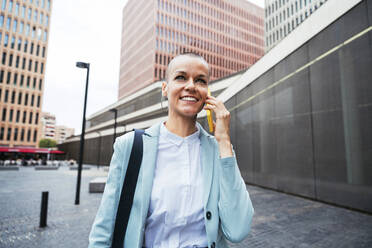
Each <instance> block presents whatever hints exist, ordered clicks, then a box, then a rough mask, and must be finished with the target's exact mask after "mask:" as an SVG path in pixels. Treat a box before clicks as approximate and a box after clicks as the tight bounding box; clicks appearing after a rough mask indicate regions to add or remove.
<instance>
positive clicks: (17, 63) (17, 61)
mask: <svg viewBox="0 0 372 248" xmlns="http://www.w3.org/2000/svg"><path fill="white" fill-rule="evenodd" d="M15 66H16V68H18V67H19V55H17V58H16V64H15Z"/></svg>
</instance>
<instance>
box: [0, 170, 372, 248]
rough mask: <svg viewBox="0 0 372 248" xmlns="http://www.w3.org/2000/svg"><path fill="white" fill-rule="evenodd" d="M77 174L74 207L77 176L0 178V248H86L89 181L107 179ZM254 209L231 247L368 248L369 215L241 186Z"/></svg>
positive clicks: (24, 173)
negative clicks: (43, 213) (248, 226)
mask: <svg viewBox="0 0 372 248" xmlns="http://www.w3.org/2000/svg"><path fill="white" fill-rule="evenodd" d="M90 168H91V169H90V170H84V171H83V172H82V181H81V193H80V205H74V202H75V190H76V181H77V171H71V170H69V168H68V167H67V166H61V167H60V169H59V170H51V171H35V170H34V169H33V168H32V167H20V170H19V171H2V172H1V173H0V209H1V211H0V248H8V247H17V248H18V247H19V248H23V247H24V248H26V247H27V248H36V247H37V248H39V247H42V248H44V247H46V248H48V247H53V248H59V247H61V248H62V247H63V248H65V247H68V248H70V247H74V248H75V247H87V246H88V235H89V232H90V228H91V225H92V223H93V221H94V218H95V215H96V212H97V209H98V206H99V203H100V200H101V197H102V194H90V193H89V182H90V181H91V180H93V179H94V178H97V177H102V176H106V175H107V171H104V169H103V168H100V169H97V168H96V167H95V166H92V167H90ZM247 188H248V191H249V192H250V195H251V199H252V202H253V205H254V208H255V216H254V219H253V223H252V230H251V233H250V234H249V236H248V237H247V238H246V239H245V240H244V241H243V242H241V243H238V244H232V243H231V244H230V247H231V248H243V247H244V248H245V247H249V248H250V247H254V248H279V247H286V248H288V247H289V248H290V247H296V248H298V247H300V248H313V247H315V248H318V247H319V248H321V247H324V248H333V247H335V248H336V247H337V248H339V247H341V248H343V247H345V248H346V247H353V248H354V247H357V248H359V247H368V248H370V247H372V216H371V215H367V214H363V213H360V212H355V211H351V210H348V209H343V208H338V207H334V206H330V205H327V204H323V203H319V202H315V201H311V200H308V199H303V198H300V197H296V196H292V195H287V194H283V193H278V192H275V191H270V190H267V189H262V188H259V187H255V186H250V185H248V186H247ZM42 191H49V202H48V226H47V227H46V228H39V227H38V226H39V221H40V220H39V218H40V204H41V192H42Z"/></svg>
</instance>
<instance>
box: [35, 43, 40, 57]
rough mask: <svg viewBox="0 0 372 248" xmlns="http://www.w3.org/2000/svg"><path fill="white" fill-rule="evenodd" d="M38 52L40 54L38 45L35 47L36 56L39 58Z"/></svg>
mask: <svg viewBox="0 0 372 248" xmlns="http://www.w3.org/2000/svg"><path fill="white" fill-rule="evenodd" d="M39 52H40V45H37V47H36V56H39Z"/></svg>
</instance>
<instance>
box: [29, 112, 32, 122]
mask: <svg viewBox="0 0 372 248" xmlns="http://www.w3.org/2000/svg"><path fill="white" fill-rule="evenodd" d="M32 114H33V113H32V112H30V119H28V124H32Z"/></svg>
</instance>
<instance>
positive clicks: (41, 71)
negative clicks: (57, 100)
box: [0, 0, 52, 147]
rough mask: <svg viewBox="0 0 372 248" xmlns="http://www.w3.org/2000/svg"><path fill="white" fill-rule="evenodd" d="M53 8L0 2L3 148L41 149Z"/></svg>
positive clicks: (40, 2)
mask: <svg viewBox="0 0 372 248" xmlns="http://www.w3.org/2000/svg"><path fill="white" fill-rule="evenodd" d="M51 5H52V0H33V1H32V0H30V1H20V0H1V1H0V47H1V52H0V53H1V54H0V56H1V62H0V114H1V117H0V118H1V122H0V146H7V147H22V146H27V147H37V146H38V140H39V137H40V132H39V130H40V127H41V123H40V118H41V107H42V96H43V90H44V75H45V67H46V58H47V49H48V35H49V23H50V21H49V20H50V15H51V7H52V6H51Z"/></svg>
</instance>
